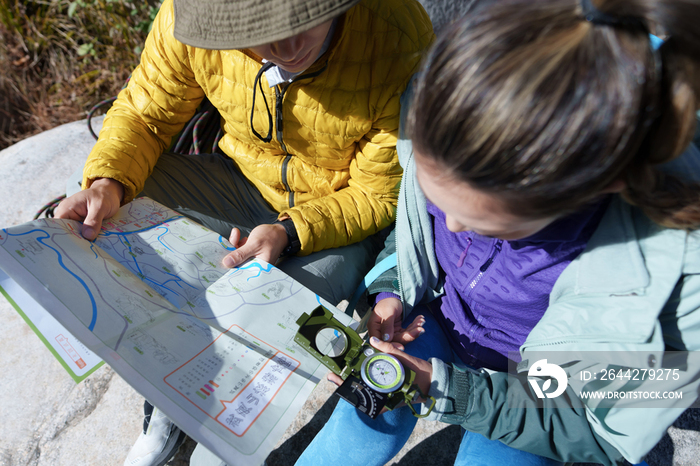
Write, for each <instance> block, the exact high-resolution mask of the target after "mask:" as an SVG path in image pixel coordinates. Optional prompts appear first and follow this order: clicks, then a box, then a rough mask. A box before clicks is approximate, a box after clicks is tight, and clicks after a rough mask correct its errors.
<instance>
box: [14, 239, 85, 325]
mask: <svg viewBox="0 0 700 466" xmlns="http://www.w3.org/2000/svg"><path fill="white" fill-rule="evenodd" d="M3 231H4V232H5V234H7V235H8V236H24V235H28V234H30V233H42V234H44V235H46V236H45V237H43V238H37V239H36V240H37V241H38V242H40V243H41V244H43V245H44V246H46V247H47V248H49V249H51V250H52V251H53V252H55V253H56V255H57V256H58V264H59V265H60V266H61V267H63V268H64V269H65V270H66V272H68V273H69V274H71V275H73V277H75V279H76V280H78V282H80V284H81V285H83V287H84V288H85V291H86V292H87V294H88V296H89V297H90V302H91V303H92V319H91V320H90V325H89V326H88V329H89V330H90V331H91V332H92V331H93V330H94V329H95V323H96V322H97V303H96V302H95V298H94V297H93V296H92V293H91V292H90V288H88V286H87V283H85V282H84V281H83V279H82V278H80V277H79V276H77V275H76V274H75V273H73V272H72V271H71V270H70V269H69V268H68V267H66V265H65V264H64V263H63V256H61V253H60V252H58V251H57V250H56V249H54V248H53V247H51V246H49V245H48V244H46V243H44V242H43V241H42V240H45V239H49V238H50V237H51V235H49V234H48V233H47V232H45V231H44V230H38V229H37V230H30V231H27V232H24V233H20V234H12V233H8V231H7V230H3Z"/></svg>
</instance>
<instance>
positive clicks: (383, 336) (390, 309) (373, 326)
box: [367, 298, 425, 350]
mask: <svg viewBox="0 0 700 466" xmlns="http://www.w3.org/2000/svg"><path fill="white" fill-rule="evenodd" d="M402 317H403V304H401V300H399V299H397V298H385V299H382V300H381V301H379V302H378V303H377V304H376V305H375V306H374V309H372V315H371V316H370V318H369V320H368V321H367V330H368V331H369V336H370V337H375V338H378V339H380V340H384V341H389V342H392V344H393V345H394V346H395V347H396V348H398V349H401V350H402V349H403V345H405V344H406V343H409V342H411V341H413V340H415V339H416V338H418V337H419V336H420V335H421V334H422V333H423V332H425V330H424V329H423V324H424V323H425V319H424V318H423V316H418V317H416V318H415V319H414V321H413V322H411V324H410V325H409V326H408V327H406V328H402V327H401V320H402Z"/></svg>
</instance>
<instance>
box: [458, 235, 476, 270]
mask: <svg viewBox="0 0 700 466" xmlns="http://www.w3.org/2000/svg"><path fill="white" fill-rule="evenodd" d="M471 245H472V239H471V237H469V236H467V247H466V248H464V251H462V255H460V256H459V260H458V261H457V268H460V267H461V266H463V265H464V259H466V258H467V252H469V248H470V247H471Z"/></svg>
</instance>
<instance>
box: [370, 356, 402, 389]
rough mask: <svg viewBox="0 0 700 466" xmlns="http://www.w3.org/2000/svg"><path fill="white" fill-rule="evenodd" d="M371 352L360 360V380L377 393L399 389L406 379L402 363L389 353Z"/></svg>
mask: <svg viewBox="0 0 700 466" xmlns="http://www.w3.org/2000/svg"><path fill="white" fill-rule="evenodd" d="M368 349H370V348H368ZM372 353H373V354H371V355H368V357H367V359H365V360H364V361H363V362H362V367H361V369H360V376H361V377H362V380H364V382H365V383H366V384H367V385H369V386H370V387H371V388H372V389H374V390H376V391H378V392H379V393H391V392H395V391H396V390H398V389H400V388H401V386H402V385H403V382H404V380H406V371H405V370H404V368H403V365H401V363H400V362H399V360H398V359H396V358H395V357H394V356H392V355H391V354H387V353H377V352H374V351H372Z"/></svg>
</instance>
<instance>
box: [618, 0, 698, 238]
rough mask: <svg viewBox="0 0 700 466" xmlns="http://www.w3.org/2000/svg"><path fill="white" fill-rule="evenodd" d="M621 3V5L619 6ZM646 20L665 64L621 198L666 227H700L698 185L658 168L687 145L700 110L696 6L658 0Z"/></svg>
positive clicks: (651, 4)
mask: <svg viewBox="0 0 700 466" xmlns="http://www.w3.org/2000/svg"><path fill="white" fill-rule="evenodd" d="M623 3H624V2H623ZM647 7H648V12H647V17H648V21H650V22H651V23H652V24H655V25H657V26H658V27H660V28H661V29H662V30H663V31H665V33H666V34H667V35H668V39H667V40H666V41H665V43H664V44H662V45H661V47H660V48H659V51H658V53H659V54H660V57H661V62H662V64H663V73H662V79H661V82H660V87H661V92H660V95H659V99H658V104H657V105H658V107H659V108H658V110H657V114H658V117H657V118H656V119H655V121H654V122H653V124H652V126H651V128H650V130H649V132H648V134H647V136H646V140H645V142H644V144H643V147H642V150H640V152H639V155H638V157H637V158H636V159H635V160H634V161H633V162H632V164H631V165H630V166H629V168H628V169H627V170H626V176H625V181H626V183H627V189H625V190H624V191H623V193H622V195H623V197H624V199H625V200H626V201H627V202H629V203H630V204H632V205H636V206H638V207H640V208H641V209H642V210H643V211H644V213H645V214H646V215H647V216H648V217H649V218H651V219H652V220H653V221H654V222H656V223H658V224H660V225H663V226H665V227H668V228H680V229H697V228H698V227H700V184H699V183H698V181H697V180H695V182H688V181H683V180H681V179H680V178H678V177H677V176H674V175H670V174H666V173H664V172H663V171H661V170H660V168H659V167H658V166H659V165H661V164H663V163H665V162H669V161H671V160H673V159H675V158H676V157H678V156H679V155H680V154H682V153H683V151H684V150H685V149H686V148H687V147H688V145H689V144H690V142H691V141H692V139H693V135H694V134H695V128H696V122H697V117H696V112H697V110H698V109H699V108H700V34H699V33H698V27H697V24H696V22H697V21H698V20H700V2H697V1H695V2H693V1H688V0H661V1H659V0H656V1H651V2H648V3H647Z"/></svg>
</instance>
